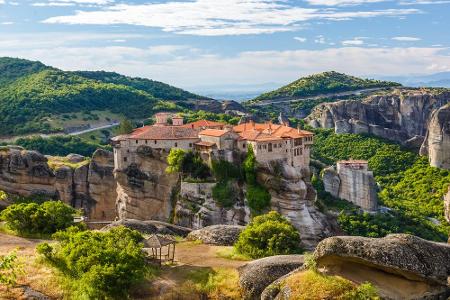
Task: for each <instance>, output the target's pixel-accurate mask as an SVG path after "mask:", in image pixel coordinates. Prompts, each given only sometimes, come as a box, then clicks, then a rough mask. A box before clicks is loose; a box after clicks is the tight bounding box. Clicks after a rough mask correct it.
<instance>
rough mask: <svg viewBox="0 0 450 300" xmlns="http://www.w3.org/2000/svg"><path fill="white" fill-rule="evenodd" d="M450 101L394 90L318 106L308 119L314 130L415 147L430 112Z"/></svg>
mask: <svg viewBox="0 0 450 300" xmlns="http://www.w3.org/2000/svg"><path fill="white" fill-rule="evenodd" d="M449 102H450V92H448V91H439V90H430V89H397V90H395V91H393V92H389V93H386V94H380V95H375V96H370V97H368V98H366V99H365V100H363V101H354V100H352V101H339V102H333V103H323V104H321V105H318V106H317V107H316V108H314V110H313V111H312V113H311V114H310V115H309V116H308V118H307V122H308V123H309V124H310V125H311V126H313V127H321V128H334V129H335V132H336V133H365V134H373V135H376V136H379V137H382V138H385V139H389V140H393V141H397V142H401V143H404V144H406V145H409V146H412V147H417V146H420V143H421V141H423V139H424V137H425V135H426V133H427V130H428V124H429V123H430V120H431V116H432V113H433V112H434V111H435V110H436V109H439V108H441V107H442V106H444V105H445V104H447V103H449Z"/></svg>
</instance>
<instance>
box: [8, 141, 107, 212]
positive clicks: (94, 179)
mask: <svg viewBox="0 0 450 300" xmlns="http://www.w3.org/2000/svg"><path fill="white" fill-rule="evenodd" d="M105 156H108V157H109V158H111V157H112V153H110V152H108V151H104V150H98V151H96V152H95V154H94V156H93V158H92V160H91V162H90V163H89V160H87V159H86V158H84V161H80V157H79V156H76V157H75V156H74V155H70V156H69V157H67V158H65V159H66V160H67V161H70V162H71V163H73V162H74V159H76V160H77V161H78V164H76V165H75V167H73V166H71V165H70V164H69V165H65V164H64V163H63V162H61V161H60V160H58V163H56V164H53V163H52V161H49V158H48V157H46V156H44V155H42V154H40V153H39V152H36V151H27V150H24V149H22V148H20V147H3V148H1V149H0V190H3V191H5V192H7V193H8V194H11V195H16V196H22V197H43V198H46V199H55V200H61V201H63V202H64V203H66V204H68V205H72V206H73V207H75V208H81V209H83V210H84V211H85V214H86V216H88V218H89V219H90V220H113V219H114V218H115V216H116V209H115V201H116V200H115V199H116V196H115V194H114V192H115V190H116V187H115V181H114V178H113V177H112V176H111V175H109V176H106V175H105V174H106V173H107V172H106V171H105V170H109V173H111V172H112V170H113V168H114V161H112V160H111V159H109V160H104V159H103V158H104V157H105ZM52 159H53V158H51V157H50V160H52ZM50 165H52V167H50ZM111 174H112V173H111Z"/></svg>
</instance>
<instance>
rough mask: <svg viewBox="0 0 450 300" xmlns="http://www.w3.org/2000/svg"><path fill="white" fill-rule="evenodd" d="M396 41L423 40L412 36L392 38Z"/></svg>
mask: <svg viewBox="0 0 450 300" xmlns="http://www.w3.org/2000/svg"><path fill="white" fill-rule="evenodd" d="M392 39H393V40H394V41H399V42H417V41H420V40H422V39H421V38H417V37H412V36H396V37H393V38H392Z"/></svg>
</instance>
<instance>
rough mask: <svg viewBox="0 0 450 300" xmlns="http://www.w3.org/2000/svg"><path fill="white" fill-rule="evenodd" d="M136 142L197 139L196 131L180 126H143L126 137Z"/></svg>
mask: <svg viewBox="0 0 450 300" xmlns="http://www.w3.org/2000/svg"><path fill="white" fill-rule="evenodd" d="M127 138H128V139H136V140H180V139H198V130H195V129H192V128H185V127H181V126H145V127H141V128H138V129H136V130H134V131H133V132H132V133H131V134H129V135H128V136H127Z"/></svg>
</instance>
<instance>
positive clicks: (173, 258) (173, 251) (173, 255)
mask: <svg viewBox="0 0 450 300" xmlns="http://www.w3.org/2000/svg"><path fill="white" fill-rule="evenodd" d="M174 260H175V243H173V250H172V263H173V262H174Z"/></svg>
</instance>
